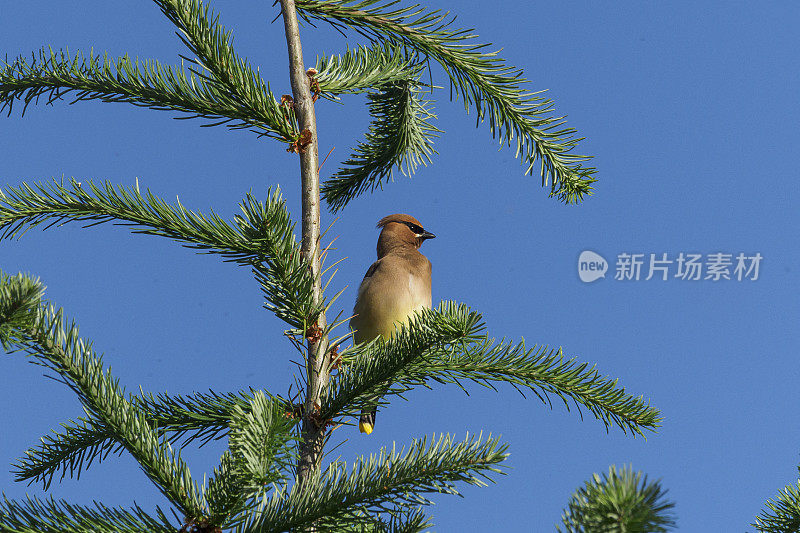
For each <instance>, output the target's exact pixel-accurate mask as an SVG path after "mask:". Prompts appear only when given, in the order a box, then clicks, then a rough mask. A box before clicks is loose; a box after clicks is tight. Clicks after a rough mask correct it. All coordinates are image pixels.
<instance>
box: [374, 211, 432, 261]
mask: <svg viewBox="0 0 800 533" xmlns="http://www.w3.org/2000/svg"><path fill="white" fill-rule="evenodd" d="M378 227H379V228H382V230H381V236H380V237H379V238H378V257H382V256H383V255H384V254H385V253H386V252H387V251H389V250H390V249H392V248H396V247H398V246H413V247H414V248H415V249H416V248H419V247H420V246H422V243H423V242H424V241H425V240H427V239H433V238H435V237H436V235H434V234H433V233H431V232H429V231H425V228H423V227H422V224H420V222H419V220H417V219H416V218H414V217H412V216H411V215H403V214H396V215H389V216H387V217H383V218H382V219H381V220H380V222H378ZM381 252H383V253H381Z"/></svg>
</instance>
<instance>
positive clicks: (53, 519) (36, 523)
mask: <svg viewBox="0 0 800 533" xmlns="http://www.w3.org/2000/svg"><path fill="white" fill-rule="evenodd" d="M177 529H178V527H177V526H175V525H173V524H171V523H170V521H169V520H168V519H167V517H166V515H165V514H164V512H163V511H161V509H159V508H156V516H155V517H154V516H150V515H148V514H147V513H145V512H144V511H143V510H142V509H141V508H140V507H138V506H134V507H133V508H131V510H125V509H118V508H112V507H106V506H105V505H103V504H102V503H98V502H95V504H94V508H91V507H83V506H79V505H71V504H69V503H66V502H65V501H63V500H58V501H57V500H55V499H53V498H50V499H49V500H46V501H41V500H39V499H37V498H35V497H30V496H28V498H27V499H26V500H25V501H24V502H17V501H13V500H9V499H8V498H6V497H5V495H4V496H3V502H2V503H0V530H2V531H4V532H7V533H86V532H87V531H92V532H97V533H101V532H108V533H111V532H114V533H142V532H144V531H147V532H149V533H174V532H175V531H177Z"/></svg>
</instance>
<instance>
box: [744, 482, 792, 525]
mask: <svg viewBox="0 0 800 533" xmlns="http://www.w3.org/2000/svg"><path fill="white" fill-rule="evenodd" d="M750 525H751V526H753V527H754V528H756V530H757V531H761V532H762V533H787V532H789V531H800V482H797V483H796V484H794V485H786V487H784V488H783V489H781V490H780V491H778V495H777V496H776V497H775V498H770V499H768V500H767V502H766V508H765V509H762V510H761V514H759V515H758V516H757V517H756V521H755V522H753V523H752V524H750Z"/></svg>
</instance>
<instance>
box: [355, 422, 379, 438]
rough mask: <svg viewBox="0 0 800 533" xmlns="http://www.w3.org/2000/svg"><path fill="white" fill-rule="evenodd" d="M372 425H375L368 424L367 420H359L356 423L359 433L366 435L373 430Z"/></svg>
mask: <svg viewBox="0 0 800 533" xmlns="http://www.w3.org/2000/svg"><path fill="white" fill-rule="evenodd" d="M374 427H375V426H373V425H372V424H370V423H369V422H359V423H358V430H359V431H360V432H361V433H366V434H367V435H369V434H370V433H372V430H373V428H374Z"/></svg>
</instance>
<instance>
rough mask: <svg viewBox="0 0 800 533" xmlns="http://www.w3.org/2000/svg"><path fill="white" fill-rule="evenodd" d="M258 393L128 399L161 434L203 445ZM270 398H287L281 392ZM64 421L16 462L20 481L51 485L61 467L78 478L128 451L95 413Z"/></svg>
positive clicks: (177, 443)
mask: <svg viewBox="0 0 800 533" xmlns="http://www.w3.org/2000/svg"><path fill="white" fill-rule="evenodd" d="M255 393H256V391H254V390H252V389H251V390H249V391H239V392H238V393H226V394H223V395H220V394H217V393H215V392H213V391H209V393H207V394H204V393H193V394H191V395H189V396H170V395H167V394H159V395H157V396H154V395H153V394H145V393H142V394H141V396H133V397H131V398H129V400H130V401H131V403H132V404H133V405H134V406H135V408H136V409H137V410H138V411H140V412H143V413H144V414H145V417H146V418H147V420H148V421H149V422H150V424H151V425H152V426H153V427H156V428H157V431H158V433H159V437H161V438H166V439H167V440H168V442H169V443H170V444H171V445H173V446H179V447H181V448H182V447H184V446H186V445H188V444H190V443H191V442H193V441H194V440H198V441H199V442H200V446H204V445H205V444H207V443H208V442H210V441H212V440H219V439H221V438H223V437H225V436H226V435H227V434H228V429H229V425H230V421H231V418H232V416H233V413H234V411H235V410H236V409H244V408H248V406H249V405H250V401H251V400H252V399H253V395H254V394H255ZM272 401H279V402H282V403H283V404H285V403H286V402H285V401H284V400H281V399H279V398H272ZM61 426H62V428H63V431H61V432H53V435H46V436H44V437H43V438H42V440H41V442H40V443H39V444H38V445H37V446H36V447H35V448H31V449H29V450H27V451H26V452H25V457H23V458H22V459H19V460H18V461H17V462H16V463H15V464H14V465H13V466H14V470H13V473H14V475H15V479H16V480H17V481H28V482H29V483H34V482H41V483H42V484H43V487H44V489H45V490H47V489H48V488H49V486H50V483H51V482H52V480H53V477H54V476H55V474H57V473H59V472H60V473H61V476H60V479H63V478H64V477H65V476H66V475H67V474H69V476H70V477H71V478H73V477H74V478H79V477H80V475H81V473H82V471H83V470H84V469H86V468H89V466H91V465H92V464H93V463H94V462H95V461H96V462H97V463H98V464H99V463H100V462H102V461H104V460H105V458H106V457H107V456H108V455H109V454H112V453H113V454H115V455H120V454H121V453H122V452H123V451H124V447H123V446H122V445H121V444H120V443H119V442H117V441H116V440H114V431H113V429H112V428H110V427H108V426H107V425H106V424H104V423H103V422H102V421H99V420H97V419H96V418H89V419H87V418H80V419H79V420H78V421H69V422H68V423H65V424H61Z"/></svg>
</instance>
